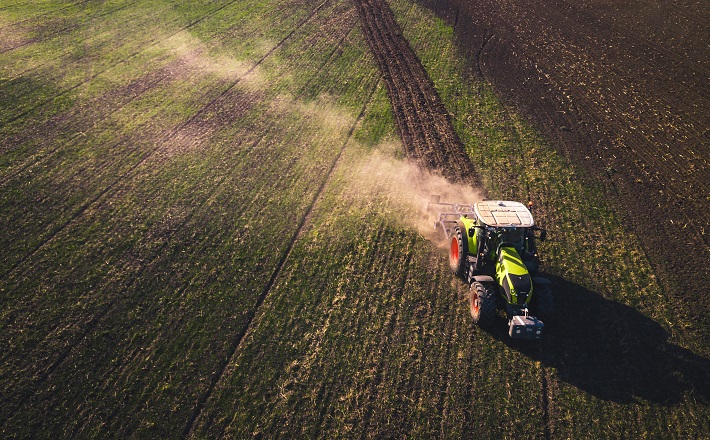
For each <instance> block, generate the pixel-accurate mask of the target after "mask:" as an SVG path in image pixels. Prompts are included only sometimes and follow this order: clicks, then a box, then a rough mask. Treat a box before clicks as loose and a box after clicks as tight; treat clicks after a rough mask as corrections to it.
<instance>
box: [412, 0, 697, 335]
mask: <svg viewBox="0 0 710 440" xmlns="http://www.w3.org/2000/svg"><path fill="white" fill-rule="evenodd" d="M420 3H422V4H424V5H425V6H427V7H429V8H430V9H432V10H434V11H435V12H436V13H437V14H438V15H439V16H440V17H442V18H444V19H445V20H447V21H448V22H449V23H450V24H451V25H453V26H454V27H455V29H456V34H457V37H458V39H459V43H460V44H459V46H460V48H461V50H462V51H463V52H464V53H465V54H466V55H467V57H468V59H469V61H470V63H471V71H472V72H473V74H477V75H479V76H481V77H483V78H484V79H486V80H489V81H490V82H492V83H493V84H494V86H495V87H496V89H497V91H498V92H499V94H500V95H502V96H504V97H506V98H507V99H509V100H510V102H511V103H513V104H514V105H515V106H516V107H517V108H519V109H520V110H521V111H522V113H523V114H525V116H526V117H527V118H528V119H529V120H531V121H533V122H534V123H535V124H536V126H537V127H538V128H539V129H540V130H541V131H542V132H543V133H544V134H545V135H546V136H547V137H548V138H549V139H550V140H551V141H552V142H553V143H554V144H555V145H556V147H557V148H558V149H559V150H560V151H561V152H562V153H563V154H565V155H566V156H568V157H570V159H571V160H572V161H573V162H574V163H575V164H576V166H578V167H582V168H584V169H586V170H587V175H588V178H589V179H590V183H592V184H599V183H602V184H603V185H604V187H605V188H606V189H607V194H609V196H610V197H612V198H613V199H614V203H612V205H615V206H618V207H620V210H621V211H622V212H621V213H622V215H623V217H624V218H625V220H626V222H627V226H628V227H629V230H630V231H634V232H635V233H636V235H637V236H638V237H639V240H640V242H641V245H642V247H643V251H644V252H645V253H646V255H647V256H648V258H649V260H650V261H651V264H652V265H653V266H654V271H655V272H656V275H657V276H658V277H659V280H660V281H661V283H662V286H663V287H664V289H665V290H666V291H667V292H668V298H669V301H672V302H674V303H675V304H676V310H677V311H678V313H683V314H685V315H686V317H687V318H689V319H695V318H701V319H703V320H707V311H708V306H707V302H706V301H698V297H697V295H698V293H700V292H708V291H709V289H710V271H708V270H707V263H706V262H707V259H708V255H710V248H709V246H708V238H707V232H708V230H710V216H708V208H710V199H709V197H710V196H709V194H710V167H708V158H710V142H708V127H710V111H709V110H710V109H709V108H708V97H709V95H710V93H709V92H710V88H709V87H708V82H707V79H708V72H710V52H708V50H707V43H708V32H707V17H708V16H709V13H710V10H709V7H708V4H707V3H703V2H691V1H688V0H680V1H677V2H672V3H663V2H661V3H658V2H652V1H648V0H644V1H641V2H635V3H633V4H630V3H627V2H621V1H615V0H582V1H579V0H574V1H571V0H551V1H547V2H516V1H512V0H505V1H499V0H495V1H494V0H481V1H476V2H468V1H462V0H420ZM610 246H613V243H610ZM701 322H705V321H701ZM703 327H707V326H706V325H705V326H703V325H700V326H699V328H703Z"/></svg>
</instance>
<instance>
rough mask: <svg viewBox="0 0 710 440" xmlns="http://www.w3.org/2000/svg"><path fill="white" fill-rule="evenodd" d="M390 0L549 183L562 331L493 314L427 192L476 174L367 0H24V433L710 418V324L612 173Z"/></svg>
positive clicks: (11, 227)
mask: <svg viewBox="0 0 710 440" xmlns="http://www.w3.org/2000/svg"><path fill="white" fill-rule="evenodd" d="M389 4H390V7H391V8H392V9H393V11H394V12H395V15H396V17H397V19H398V21H399V23H400V26H402V28H403V31H404V36H405V37H406V38H407V39H408V40H409V42H410V44H411V46H412V48H413V49H414V50H415V51H416V53H417V54H418V56H419V57H420V59H421V61H422V63H423V64H424V66H425V67H426V68H427V70H428V72H429V75H430V76H431V78H432V80H433V81H434V83H435V84H436V87H437V90H438V91H439V93H440V95H441V97H442V99H443V100H444V102H445V104H446V105H447V108H448V109H449V111H450V112H451V114H452V116H453V119H454V122H455V126H456V129H457V130H458V133H459V135H460V136H461V138H462V140H463V141H464V144H465V145H466V148H467V151H468V153H469V155H470V157H471V158H472V161H473V163H474V164H475V165H476V167H477V169H478V171H479V173H480V174H481V176H482V178H483V181H484V182H485V187H486V188H485V189H486V191H487V192H488V194H489V197H492V198H506V199H513V200H521V201H525V200H527V199H528V198H531V199H532V200H534V201H535V208H534V209H535V210H534V212H533V213H534V215H535V216H536V219H537V221H538V222H539V223H540V224H542V225H543V226H544V227H546V228H547V229H548V231H549V236H550V240H549V241H547V242H545V243H544V244H542V245H541V254H542V258H543V266H544V267H543V271H544V272H545V273H546V274H548V275H549V277H550V278H551V279H553V281H555V283H556V286H557V287H558V290H557V291H556V293H555V299H556V301H557V303H558V307H557V308H558V312H559V315H560V316H559V317H558V319H557V320H556V321H555V323H551V324H550V327H551V330H550V338H548V339H546V340H545V341H543V343H540V344H528V345H521V344H515V343H512V342H511V341H509V340H508V339H507V338H506V337H505V335H501V333H502V332H503V331H504V329H501V332H496V331H483V330H481V329H479V328H477V327H475V326H474V325H473V324H472V322H471V319H470V316H469V312H468V308H467V302H466V293H467V286H466V285H465V284H464V283H463V282H462V281H461V280H458V279H455V278H454V277H453V276H452V275H451V274H450V272H449V269H448V264H447V261H446V254H445V251H443V250H441V249H440V248H439V247H437V246H436V245H435V244H434V243H432V241H430V240H429V238H431V231H430V230H429V229H428V228H432V229H433V223H432V222H429V219H428V218H426V216H425V215H424V213H423V212H422V208H423V207H424V205H425V203H426V199H427V197H428V195H429V193H430V192H432V191H437V192H443V193H444V194H449V195H451V196H452V197H456V196H457V195H458V197H461V198H465V197H466V196H468V197H469V200H470V197H473V196H472V195H471V194H473V193H474V189H471V188H459V187H456V186H453V185H450V184H447V183H446V182H443V181H442V179H441V178H438V177H437V176H432V175H430V174H428V173H426V172H424V171H421V170H418V169H417V168H416V166H414V165H413V164H411V163H408V162H407V161H406V160H405V158H404V153H403V150H402V147H401V145H400V143H399V142H400V141H399V139H398V136H397V131H396V128H395V126H394V118H393V115H392V112H391V109H390V105H389V100H388V97H387V93H386V91H385V87H384V84H383V82H382V81H381V79H380V72H379V71H378V69H377V66H376V64H375V62H374V60H373V58H372V56H371V54H370V53H369V52H368V47H367V45H366V44H365V42H364V39H363V36H362V34H361V30H360V25H359V22H358V14H357V10H356V8H355V6H354V3H352V2H350V1H341V0H326V1H324V2H316V3H313V4H309V3H308V2H305V1H304V0H282V1H274V2H267V1H256V2H237V1H226V0H215V1H210V2H187V3H186V2H170V1H167V0H162V1H151V2H148V1H140V0H138V1H133V2H129V1H105V2H75V3H67V2H57V1H37V2H17V1H0V40H2V41H3V42H2V43H0V52H1V53H0V142H1V143H0V158H1V159H0V170H1V171H0V186H1V188H2V189H1V192H0V225H1V226H0V227H1V229H0V230H1V231H2V232H1V234H0V248H2V249H3V251H2V258H1V259H0V301H1V303H2V308H1V309H0V310H1V311H0V330H1V331H0V347H2V350H0V359H1V360H2V363H1V364H0V396H2V402H3V405H2V409H0V434H1V435H0V436H2V437H3V438H14V437H18V438H59V437H82V438H83V437H99V438H104V437H117V438H128V437H142V438H178V437H197V438H214V437H218V436H221V435H227V436H230V437H234V438H247V437H267V438H273V437H287V438H314V437H318V438H354V437H367V438H373V437H374V438H431V437H446V438H464V437H468V438H538V437H539V438H590V439H598V438H609V437H611V438H681V439H683V438H708V437H710V423H709V422H708V420H710V410H709V408H708V403H707V401H706V400H705V397H707V396H706V394H707V387H708V384H707V383H706V382H703V380H702V378H703V377H705V376H704V375H703V372H702V371H701V372H700V373H698V372H697V371H696V370H697V367H699V366H700V367H706V366H707V356H708V345H707V341H704V340H702V339H701V338H698V337H697V336H698V335H699V334H701V332H700V330H701V329H698V328H697V327H695V326H696V324H694V323H692V322H684V321H683V320H681V319H678V318H677V317H676V314H675V313H674V312H675V311H676V310H675V309H674V306H673V304H672V303H669V302H668V301H665V300H664V293H663V292H662V289H661V288H660V287H659V286H658V284H657V283H656V281H655V277H654V274H653V272H652V270H651V268H650V266H649V264H648V262H647V260H646V257H645V255H644V254H643V253H642V252H640V251H639V246H638V243H637V241H636V238H635V237H634V236H633V235H630V234H627V233H626V232H625V229H624V225H623V224H622V221H621V220H620V216H619V215H618V213H616V212H615V207H614V206H611V205H609V204H608V203H607V202H606V201H605V200H606V199H605V195H604V189H603V188H598V187H595V186H593V185H591V184H588V183H586V182H588V181H589V180H590V179H587V178H586V176H584V174H583V172H582V171H580V170H579V169H578V168H576V167H575V165H574V164H572V163H569V161H568V160H567V159H566V158H565V157H562V156H560V155H558V154H557V153H556V152H555V150H554V149H553V148H551V147H550V146H549V145H548V143H546V141H545V140H544V139H542V138H540V136H539V135H538V134H536V133H535V131H534V130H533V129H532V128H530V127H529V126H528V125H527V124H526V122H525V121H523V120H521V118H519V117H518V116H517V115H516V114H515V112H514V110H513V109H511V108H509V107H506V106H504V105H502V104H501V103H500V101H499V99H498V98H497V97H496V96H495V95H494V94H493V92H492V89H491V88H490V87H489V85H487V84H485V83H480V82H478V81H476V80H475V79H471V78H469V77H468V76H467V75H466V74H465V65H464V62H463V61H462V59H461V58H460V56H459V54H458V52H457V50H456V48H455V46H454V43H453V33H452V30H451V29H450V28H447V27H446V26H445V25H444V24H443V23H442V22H441V21H439V20H438V19H436V18H435V17H434V16H433V15H432V14H430V13H429V12H427V11H426V10H424V9H422V8H420V7H419V6H416V5H415V4H412V3H410V2H408V1H406V0H391V1H390V2H389ZM458 201H463V200H458ZM610 244H613V246H610ZM576 325H584V326H590V327H592V328H595V329H597V330H598V334H599V338H589V337H587V336H584V337H579V338H577V337H575V335H574V327H575V326H576ZM555 327H556V328H557V329H556V330H555ZM639 339H641V340H644V342H647V343H645V344H644V346H648V345H649V343H651V342H649V340H652V342H653V343H655V342H657V344H656V346H657V348H656V349H655V350H654V351H652V352H640V351H639V350H638V349H636V348H635V347H634V341H635V340H639ZM610 354H611V356H615V357H610ZM610 358H611V359H615V362H614V363H611V362H610V361H609V359H610ZM617 360H618V362H617ZM703 389H705V391H703Z"/></svg>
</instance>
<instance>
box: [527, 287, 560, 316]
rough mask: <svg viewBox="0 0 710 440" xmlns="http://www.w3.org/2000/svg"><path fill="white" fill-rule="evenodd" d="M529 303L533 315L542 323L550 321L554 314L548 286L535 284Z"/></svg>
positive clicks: (550, 290) (550, 291)
mask: <svg viewBox="0 0 710 440" xmlns="http://www.w3.org/2000/svg"><path fill="white" fill-rule="evenodd" d="M531 302H532V304H531V305H532V309H533V313H534V314H535V316H536V317H537V318H540V320H542V321H543V322H545V321H547V320H550V319H551V318H552V316H553V315H554V314H555V302H554V300H553V298H552V289H550V286H549V285H547V284H536V285H535V286H534V291H533V297H532V301H531Z"/></svg>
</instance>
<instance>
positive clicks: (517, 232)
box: [501, 228, 525, 248]
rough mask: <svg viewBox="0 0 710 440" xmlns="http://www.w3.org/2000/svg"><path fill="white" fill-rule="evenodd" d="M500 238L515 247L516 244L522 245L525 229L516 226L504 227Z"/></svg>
mask: <svg viewBox="0 0 710 440" xmlns="http://www.w3.org/2000/svg"><path fill="white" fill-rule="evenodd" d="M501 240H502V241H504V242H507V243H510V244H512V245H513V246H515V247H516V248H517V247H518V246H523V245H524V243H525V241H524V240H525V231H524V230H523V229H518V228H510V229H506V230H504V231H503V233H502V234H501Z"/></svg>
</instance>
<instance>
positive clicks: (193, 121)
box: [0, 0, 330, 280]
mask: <svg viewBox="0 0 710 440" xmlns="http://www.w3.org/2000/svg"><path fill="white" fill-rule="evenodd" d="M235 1H236V0H235ZM329 1H330V0H325V1H324V2H322V3H320V4H319V5H318V6H317V7H316V8H315V9H314V10H313V11H312V13H311V14H310V15H309V16H308V17H306V18H305V19H304V20H303V21H301V22H300V23H299V24H298V25H297V26H296V27H295V28H294V29H293V30H292V31H291V32H290V33H288V34H287V35H286V36H285V37H283V38H282V39H281V40H280V41H279V42H278V43H276V44H274V45H273V46H272V47H271V48H270V49H269V50H268V51H267V52H266V53H265V54H264V55H263V56H262V57H261V58H260V59H259V60H258V61H257V62H256V63H254V65H253V66H252V67H251V68H250V69H249V70H248V71H246V72H245V73H244V74H242V75H241V76H239V77H238V78H237V79H235V80H234V81H232V82H231V83H229V85H228V86H227V87H226V88H225V89H224V90H223V91H222V92H221V93H220V94H219V95H218V96H216V97H214V98H212V99H211V100H210V101H209V102H208V103H207V104H206V105H205V106H203V107H202V108H201V109H200V110H199V111H198V112H197V113H196V114H195V115H193V116H192V117H191V118H189V119H188V120H186V121H184V122H183V123H182V124H180V125H178V126H177V127H174V128H172V129H170V130H169V131H167V132H166V133H163V134H162V135H161V136H160V139H161V141H160V142H158V143H156V144H157V145H156V146H155V147H154V148H153V149H152V150H150V151H148V152H146V153H144V154H143V155H142V157H141V159H140V160H138V161H137V162H136V163H135V164H133V165H132V166H131V167H130V168H129V169H128V170H127V171H126V172H124V173H123V174H121V175H120V176H118V177H117V178H116V179H115V180H114V181H113V182H111V183H110V184H109V185H107V186H106V187H105V188H104V189H103V190H102V191H100V192H99V193H98V194H97V195H96V196H94V197H93V198H92V199H91V200H89V201H87V202H86V203H84V204H83V205H81V206H80V207H79V208H78V209H77V210H76V211H75V212H74V213H72V214H71V215H70V216H69V217H68V219H67V220H66V221H65V222H63V223H62V224H60V225H58V226H57V227H56V228H54V229H53V230H52V231H50V232H49V233H48V234H47V237H46V238H45V239H44V240H42V241H40V242H39V243H38V244H37V245H35V247H33V248H32V249H31V250H30V251H29V252H28V253H27V254H26V255H24V256H23V257H22V258H20V259H19V260H18V261H16V262H15V263H14V264H13V265H12V266H10V268H9V269H8V270H7V271H5V272H4V273H2V274H0V280H2V279H5V278H6V277H8V276H9V275H10V274H11V273H13V272H14V271H15V270H17V269H18V268H19V267H21V266H22V265H23V263H24V262H26V261H28V260H29V259H30V258H32V256H33V255H35V254H36V253H37V252H38V251H39V250H40V249H42V248H43V247H44V246H45V245H46V244H47V243H49V242H50V241H51V240H52V238H53V237H55V236H56V235H57V234H59V233H60V232H61V231H62V230H63V229H65V228H66V227H67V226H69V225H70V224H72V222H74V221H75V220H76V219H78V218H79V217H80V216H81V215H82V213H83V212H85V211H86V210H87V209H89V208H90V207H91V206H93V205H95V204H96V203H98V202H99V201H100V200H102V199H103V198H105V197H106V196H107V195H108V194H110V192H111V190H112V189H113V188H115V187H117V185H118V184H119V183H120V182H121V181H124V180H125V179H127V178H130V176H131V175H132V174H133V173H135V172H136V170H138V169H139V168H140V167H141V165H142V164H144V163H145V162H146V161H147V160H148V159H150V158H151V157H153V156H154V155H155V153H157V152H159V151H160V150H161V149H162V148H163V146H164V145H168V144H169V143H170V142H172V141H175V140H176V138H178V137H179V136H180V135H181V133H185V132H199V133H202V134H203V137H204V136H206V133H207V132H209V131H214V130H216V129H218V128H219V127H220V126H221V125H223V124H224V123H225V122H227V121H225V120H223V119H220V120H219V121H212V122H210V123H209V124H208V125H205V122H206V121H205V120H204V116H205V115H208V114H209V113H210V112H212V111H218V113H221V114H229V113H228V112H225V111H223V110H224V109H223V108H222V109H220V108H219V106H220V105H227V106H228V105H230V93H231V92H232V91H233V89H234V87H235V86H236V85H237V84H238V83H239V82H240V81H242V80H243V79H244V78H246V77H248V76H249V75H251V74H252V73H253V72H254V71H255V70H256V69H257V68H258V67H259V66H260V65H261V64H262V63H263V62H264V61H265V60H266V59H267V58H268V57H269V56H271V55H272V54H273V53H274V51H276V50H277V49H278V48H280V47H281V46H283V44H284V43H285V42H286V41H287V40H288V39H289V38H291V36H293V34H294V33H295V32H296V31H297V30H298V29H300V28H301V27H302V26H303V25H304V24H305V23H306V22H308V20H310V19H311V18H312V17H313V16H314V15H315V14H316V13H317V12H318V11H319V10H320V9H322V8H323V7H324V6H325V5H326V4H327V3H328V2H329ZM231 3H234V1H233V2H230V3H228V4H226V5H223V6H222V7H220V8H219V9H216V10H214V11H212V12H210V14H207V15H205V16H203V17H200V18H199V19H197V20H195V21H193V22H192V23H190V24H189V25H187V26H185V27H184V28H181V29H180V30H178V31H177V32H175V33H173V34H171V36H172V35H175V34H177V33H180V32H183V31H185V30H187V29H189V28H190V27H191V26H194V25H195V24H197V23H199V22H201V21H203V20H205V19H206V18H207V17H209V16H210V15H212V14H214V13H216V12H218V11H219V10H221V9H224V8H226V7H227V6H228V5H229V4H231ZM167 38H170V37H166V38H164V39H162V40H161V41H163V40H166V39H167ZM158 43H159V42H155V43H154V44H153V45H157V44H158ZM144 50H147V48H144V49H143V50H141V51H139V52H136V53H134V54H131V55H130V56H129V57H127V58H125V59H123V60H121V61H120V62H118V63H117V64H115V65H112V66H111V67H109V68H107V69H106V70H104V71H102V72H98V73H96V74H95V75H93V76H92V77H91V78H88V79H86V80H84V81H83V82H81V83H78V84H76V85H74V86H72V87H71V88H68V89H65V90H64V91H62V92H60V93H59V94H57V95H56V96H53V97H52V98H49V99H47V100H46V101H43V102H42V103H40V104H38V105H37V106H35V107H34V108H32V109H29V110H27V111H25V112H23V113H22V114H20V115H16V116H15V117H13V118H11V121H14V120H16V119H18V118H20V117H23V116H26V115H27V114H28V113H30V112H32V111H34V110H36V109H37V108H40V107H42V106H44V105H46V104H47V103H49V102H51V101H52V100H53V99H55V98H57V97H59V96H61V95H63V94H65V93H68V92H70V91H72V90H74V89H76V88H78V87H80V86H81V85H83V84H85V83H87V82H88V81H90V80H92V79H94V78H96V77H98V76H99V75H101V74H102V73H105V72H106V71H108V70H109V69H111V68H113V67H115V66H116V65H118V64H121V63H124V62H127V61H128V60H129V59H131V58H133V57H135V56H137V55H138V54H139V53H141V52H143V51H144ZM167 72H168V73H166V78H162V79H161V80H166V79H167V76H169V75H170V73H169V72H170V69H168V70H167ZM158 81H160V80H158ZM150 82H152V81H149V83H150ZM136 85H137V86H138V87H140V85H141V81H139V82H137V83H136ZM149 87H151V86H150V85H149ZM133 92H134V90H133V89H132V88H131V87H129V93H130V95H129V96H130V97H129V100H130V99H133V98H135V97H134V96H132V95H133ZM237 116H238V114H232V116H231V117H237Z"/></svg>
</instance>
